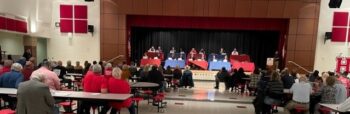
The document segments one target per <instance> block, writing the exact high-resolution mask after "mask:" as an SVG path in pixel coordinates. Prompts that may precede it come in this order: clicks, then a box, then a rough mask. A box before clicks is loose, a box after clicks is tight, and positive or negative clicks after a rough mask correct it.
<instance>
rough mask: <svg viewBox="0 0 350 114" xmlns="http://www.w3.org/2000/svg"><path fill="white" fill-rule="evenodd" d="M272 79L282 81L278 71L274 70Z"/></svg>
mask: <svg viewBox="0 0 350 114" xmlns="http://www.w3.org/2000/svg"><path fill="white" fill-rule="evenodd" d="M271 81H281V77H280V75H279V74H278V72H275V71H274V72H272V75H271Z"/></svg>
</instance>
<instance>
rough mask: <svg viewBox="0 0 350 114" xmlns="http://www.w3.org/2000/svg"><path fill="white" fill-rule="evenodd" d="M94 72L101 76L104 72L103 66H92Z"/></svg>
mask: <svg viewBox="0 0 350 114" xmlns="http://www.w3.org/2000/svg"><path fill="white" fill-rule="evenodd" d="M92 72H94V73H96V74H101V72H102V68H101V65H92Z"/></svg>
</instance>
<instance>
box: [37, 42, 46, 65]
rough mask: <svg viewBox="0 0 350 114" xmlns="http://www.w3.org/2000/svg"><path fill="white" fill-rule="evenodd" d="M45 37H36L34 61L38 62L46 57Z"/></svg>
mask: <svg viewBox="0 0 350 114" xmlns="http://www.w3.org/2000/svg"><path fill="white" fill-rule="evenodd" d="M46 40H47V39H46V38H37V42H36V61H37V63H40V62H41V61H42V60H44V59H46V58H47V44H46V42H47V41H46Z"/></svg>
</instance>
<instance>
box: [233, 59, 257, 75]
mask: <svg viewBox="0 0 350 114" xmlns="http://www.w3.org/2000/svg"><path fill="white" fill-rule="evenodd" d="M231 64H232V69H237V70H238V69H239V68H243V69H244V71H245V72H253V71H254V69H255V64H254V63H252V62H239V61H231Z"/></svg>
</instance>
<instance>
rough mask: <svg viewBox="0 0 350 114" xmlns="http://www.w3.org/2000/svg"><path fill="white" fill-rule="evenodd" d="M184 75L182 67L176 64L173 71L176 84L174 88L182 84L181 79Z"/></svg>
mask: <svg viewBox="0 0 350 114" xmlns="http://www.w3.org/2000/svg"><path fill="white" fill-rule="evenodd" d="M181 77H182V71H181V69H180V67H179V66H176V67H175V69H174V71H173V81H172V82H173V84H174V88H177V87H178V86H179V84H180V81H179V80H180V79H181Z"/></svg>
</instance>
